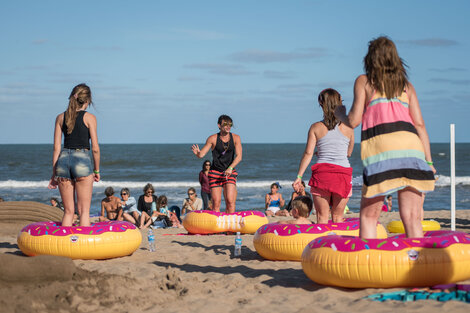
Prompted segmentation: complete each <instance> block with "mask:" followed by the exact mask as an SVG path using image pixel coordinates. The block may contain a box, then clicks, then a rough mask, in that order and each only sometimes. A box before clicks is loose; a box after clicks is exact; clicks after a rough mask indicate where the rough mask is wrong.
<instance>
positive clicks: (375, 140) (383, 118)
mask: <svg viewBox="0 0 470 313" xmlns="http://www.w3.org/2000/svg"><path fill="white" fill-rule="evenodd" d="M364 69H365V72H366V74H365V75H360V76H359V77H358V78H357V79H356V82H355V84H354V101H353V105H352V108H351V111H350V112H349V114H348V115H346V109H345V107H344V106H341V107H340V108H339V109H337V110H336V116H337V117H338V118H339V119H340V120H341V121H343V122H344V123H345V124H346V125H349V126H351V127H353V128H354V127H357V126H358V125H359V124H360V123H361V121H362V132H361V159H362V163H363V166H364V172H363V178H364V182H363V188H362V200H361V214H360V219H361V228H360V237H361V238H376V235H377V234H376V223H377V220H378V218H379V215H380V210H381V206H382V203H383V201H384V197H385V195H387V194H389V193H392V192H395V191H397V192H398V206H399V210H400V217H401V219H402V221H403V224H404V226H405V231H406V234H407V236H408V237H422V236H423V229H422V225H421V215H422V214H421V210H422V205H423V194H424V193H426V192H429V191H432V190H434V182H435V180H434V173H435V172H436V170H435V169H434V166H433V162H432V158H431V149H430V144H429V137H428V133H427V131H426V127H425V125H424V120H423V117H422V115H421V110H420V108H419V103H418V98H417V96H416V91H415V89H414V87H413V85H412V84H411V83H410V82H409V81H408V79H407V73H406V70H405V64H404V63H403V61H402V60H401V59H400V57H399V56H398V52H397V49H396V47H395V44H394V43H393V41H391V40H390V39H389V38H387V37H379V38H377V39H375V40H372V41H370V42H369V50H368V53H367V55H366V56H365V58H364Z"/></svg>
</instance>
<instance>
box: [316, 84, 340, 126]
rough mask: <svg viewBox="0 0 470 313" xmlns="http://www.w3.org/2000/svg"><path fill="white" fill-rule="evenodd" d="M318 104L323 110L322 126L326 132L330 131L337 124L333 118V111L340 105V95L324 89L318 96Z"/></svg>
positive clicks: (336, 120)
mask: <svg viewBox="0 0 470 313" xmlns="http://www.w3.org/2000/svg"><path fill="white" fill-rule="evenodd" d="M318 103H319V104H320V107H321V108H322V110H323V124H325V126H326V128H328V130H332V129H333V128H335V126H336V125H337V124H339V120H338V119H337V118H336V116H335V110H336V108H337V107H338V106H340V105H341V104H342V102H341V95H340V94H339V92H337V91H336V90H334V89H332V88H327V89H324V90H322V91H321V92H320V94H319V95H318Z"/></svg>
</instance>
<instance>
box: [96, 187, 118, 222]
mask: <svg viewBox="0 0 470 313" xmlns="http://www.w3.org/2000/svg"><path fill="white" fill-rule="evenodd" d="M104 194H105V195H106V198H104V199H103V200H101V214H100V222H104V221H122V208H121V199H119V198H118V197H115V196H114V189H113V187H107V188H106V189H105V190H104ZM105 212H106V217H105V216H104V214H105Z"/></svg>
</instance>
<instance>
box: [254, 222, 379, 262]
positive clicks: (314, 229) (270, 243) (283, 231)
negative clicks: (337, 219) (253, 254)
mask: <svg viewBox="0 0 470 313" xmlns="http://www.w3.org/2000/svg"><path fill="white" fill-rule="evenodd" d="M333 234H335V235H350V236H359V219H358V218H347V219H345V220H344V222H342V223H328V224H301V225H299V224H279V223H271V224H267V225H264V226H262V227H260V228H259V229H258V230H257V231H256V233H255V236H254V238H253V244H254V246H255V249H256V251H257V252H258V254H259V255H261V256H262V257H263V258H265V259H268V260H275V261H300V260H301V257H302V252H303V251H304V248H305V247H306V246H307V244H308V243H309V242H311V241H312V240H314V239H316V238H318V237H321V236H327V235H333ZM377 236H378V237H379V238H387V232H386V231H385V228H384V227H383V226H382V225H381V224H377Z"/></svg>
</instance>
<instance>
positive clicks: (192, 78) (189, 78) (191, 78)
mask: <svg viewBox="0 0 470 313" xmlns="http://www.w3.org/2000/svg"><path fill="white" fill-rule="evenodd" d="M178 80H179V81H182V82H192V81H201V80H204V79H203V78H201V77H197V76H180V77H178Z"/></svg>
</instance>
